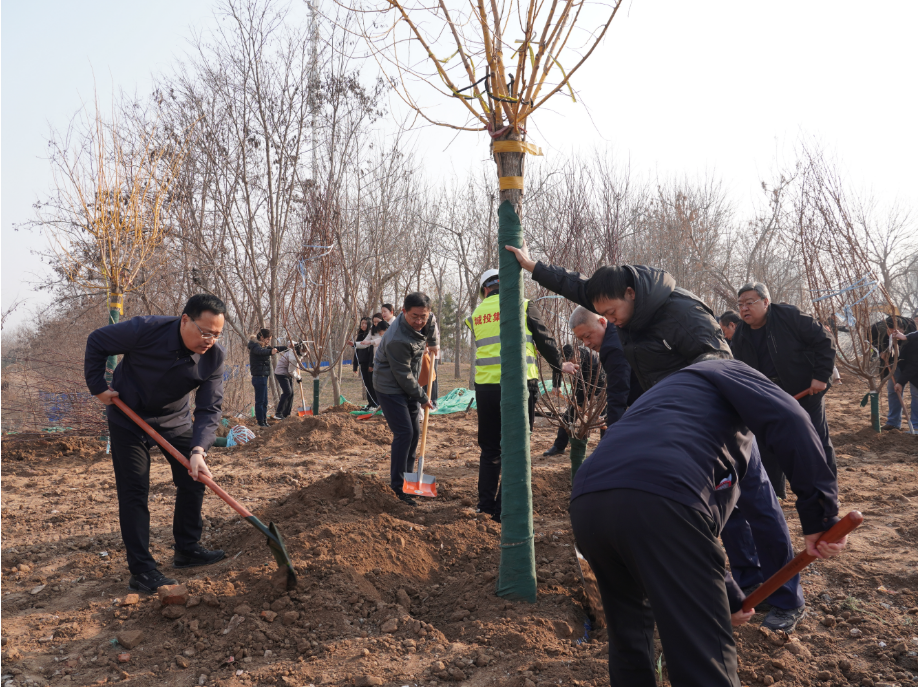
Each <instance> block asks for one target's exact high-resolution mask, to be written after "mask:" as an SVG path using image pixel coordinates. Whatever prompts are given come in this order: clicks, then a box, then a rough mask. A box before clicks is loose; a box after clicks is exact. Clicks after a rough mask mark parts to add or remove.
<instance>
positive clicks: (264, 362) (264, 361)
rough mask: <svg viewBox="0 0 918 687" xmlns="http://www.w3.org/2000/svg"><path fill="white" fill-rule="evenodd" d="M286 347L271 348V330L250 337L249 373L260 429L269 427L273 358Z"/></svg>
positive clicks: (264, 330) (256, 417)
mask: <svg viewBox="0 0 918 687" xmlns="http://www.w3.org/2000/svg"><path fill="white" fill-rule="evenodd" d="M286 350H287V347H286V346H271V330H270V329H259V330H258V331H257V332H255V333H254V334H252V335H251V336H250V337H249V371H250V372H251V373H252V386H253V387H255V420H256V421H257V422H258V426H259V427H267V426H268V377H269V376H270V375H271V356H272V355H276V354H278V353H282V352H283V351H286Z"/></svg>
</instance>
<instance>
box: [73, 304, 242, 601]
mask: <svg viewBox="0 0 918 687" xmlns="http://www.w3.org/2000/svg"><path fill="white" fill-rule="evenodd" d="M225 312H226V306H225V305H224V304H223V301H221V300H220V299H219V298H216V297H215V296H212V295H209V294H198V295H196V296H192V297H191V298H190V299H189V301H188V303H187V304H186V305H185V309H184V310H183V311H182V315H181V317H156V316H145V317H132V318H131V319H129V320H125V321H124V322H119V323H118V324H110V325H108V326H107V327H102V328H100V329H97V330H95V331H94V332H93V333H92V334H90V335H89V339H88V340H87V341H86V357H85V360H84V374H85V377H86V386H87V387H88V388H89V391H90V393H92V394H93V395H95V396H96V398H98V399H99V400H100V401H101V402H102V403H104V404H105V405H106V406H107V409H106V410H107V414H108V431H109V437H110V439H111V448H112V465H113V467H114V469H115V487H116V488H117V490H118V518H119V522H120V525H121V538H122V539H123V541H124V549H125V554H126V556H127V563H128V568H129V569H130V571H131V579H130V581H129V583H128V586H129V587H130V588H131V589H134V590H137V591H143V592H153V591H156V589H158V588H159V587H162V586H163V585H169V584H175V583H176V582H175V580H174V579H171V578H169V577H166V576H165V575H163V574H162V573H161V572H160V571H159V570H158V569H157V567H156V560H155V559H154V558H153V556H152V554H151V553H150V508H149V503H148V496H149V493H150V459H151V457H150V448H151V446H152V445H153V440H152V439H151V438H150V437H149V436H147V435H146V434H145V433H144V431H143V430H142V429H140V427H138V426H137V425H136V424H134V422H133V421H132V420H131V419H130V418H129V417H127V416H126V415H125V414H124V413H122V412H121V411H120V410H119V409H118V407H117V406H115V405H113V404H112V398H113V397H115V396H119V397H120V398H121V400H122V401H124V403H125V404H126V405H127V406H128V407H129V408H131V409H132V410H134V411H135V412H136V413H137V414H138V415H140V417H141V418H143V419H144V420H146V421H147V422H148V423H149V424H150V425H151V426H152V427H153V429H155V430H156V431H157V432H159V433H160V434H161V435H162V436H163V438H165V439H166V440H167V441H169V442H170V443H171V444H172V445H173V446H174V447H175V448H176V449H178V451H179V452H181V453H182V455H184V456H185V457H186V458H188V461H189V463H190V464H191V470H190V471H188V470H186V469H185V468H184V467H182V465H181V463H179V462H178V461H177V460H176V459H175V458H173V457H172V456H171V455H169V454H168V453H167V452H165V451H162V453H163V455H164V456H165V457H166V460H167V461H168V462H169V466H170V467H171V468H172V481H173V482H174V483H175V514H174V517H173V521H172V533H173V536H174V537H175V558H174V559H173V566H174V567H176V568H190V567H193V566H198V565H209V564H210V563H215V562H217V561H219V560H220V559H221V558H223V551H220V550H216V551H208V550H207V549H205V548H203V547H202V546H201V544H200V539H201V531H202V529H203V526H204V523H203V520H202V518H201V506H202V505H203V502H204V484H203V483H201V482H199V481H198V477H199V476H200V475H204V476H206V477H210V476H211V474H210V470H208V469H207V464H206V462H205V460H204V459H205V457H206V456H207V451H208V450H209V449H210V447H211V446H212V445H213V443H214V438H215V437H216V434H217V427H219V426H220V409H221V406H222V403H223V361H224V358H225V355H226V353H225V351H224V350H223V347H222V346H220V345H219V344H217V341H218V340H219V339H220V337H221V336H222V333H223V325H224V320H225V315H224V313H225ZM114 355H123V356H124V357H123V358H122V359H121V362H120V363H119V364H118V367H116V368H115V372H114V375H113V376H112V384H111V388H109V385H108V384H107V383H106V381H105V362H106V359H107V358H108V356H114ZM192 391H194V392H195V397H194V415H193V416H192V412H191V404H190V402H189V397H190V394H191V392H192Z"/></svg>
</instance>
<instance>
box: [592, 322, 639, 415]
mask: <svg viewBox="0 0 918 687" xmlns="http://www.w3.org/2000/svg"><path fill="white" fill-rule="evenodd" d="M599 361H600V362H601V363H602V371H603V372H605V374H606V424H607V425H611V424H612V423H613V422H618V420H619V419H620V418H621V416H622V415H624V414H625V410H626V409H627V408H628V406H630V405H631V404H632V403H634V402H635V401H636V400H637V399H638V397H639V396H640V395H641V393H642V392H643V389H642V388H641V384H640V382H639V381H638V380H637V377H636V376H635V375H634V372H633V371H632V370H631V365H629V364H628V360H627V359H626V358H625V351H624V349H623V348H622V342H621V340H620V339H619V338H618V327H616V326H615V325H614V324H612V323H611V322H608V323H607V324H606V335H605V336H604V337H603V339H602V345H601V346H600V347H599Z"/></svg>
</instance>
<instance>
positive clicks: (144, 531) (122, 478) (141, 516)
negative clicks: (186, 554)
mask: <svg viewBox="0 0 918 687" xmlns="http://www.w3.org/2000/svg"><path fill="white" fill-rule="evenodd" d="M262 379H264V378H262ZM108 431H109V437H110V439H111V447H112V465H113V466H114V468H115V487H116V489H117V492H118V520H119V522H120V524H121V539H122V541H124V549H125V553H126V554H127V562H128V569H129V570H130V571H131V574H132V575H139V574H140V573H144V572H148V571H150V570H153V569H154V568H156V561H155V560H154V559H153V556H152V555H150V508H149V505H148V497H149V494H150V446H151V444H150V442H149V441H148V440H144V439H143V438H141V437H138V436H136V435H135V434H134V433H132V432H130V431H128V430H126V429H124V428H123V427H120V426H118V425H116V424H113V423H111V422H110V423H109V424H108ZM169 442H170V443H171V444H172V445H173V446H175V448H176V449H178V451H179V453H181V454H182V455H183V456H185V457H186V458H188V457H189V456H190V455H191V449H192V446H191V430H190V429H189V430H188V431H187V432H186V433H185V434H181V435H179V436H177V437H173V438H171V439H170V440H169ZM160 452H161V453H162V454H163V455H164V456H166V460H168V461H169V467H171V468H172V482H173V483H174V484H175V513H174V514H173V517H172V535H173V536H174V537H175V548H176V550H178V551H190V550H193V549H194V547H195V545H196V544H197V543H198V542H199V541H200V539H201V530H202V529H203V527H204V523H203V521H202V520H201V505H202V504H203V503H204V485H203V484H202V483H200V482H195V481H194V480H193V479H191V475H189V474H188V470H186V469H185V468H184V467H183V466H182V465H181V463H179V462H178V461H177V460H176V459H175V458H173V457H172V456H170V455H169V454H168V453H166V452H165V451H162V450H161V449H160Z"/></svg>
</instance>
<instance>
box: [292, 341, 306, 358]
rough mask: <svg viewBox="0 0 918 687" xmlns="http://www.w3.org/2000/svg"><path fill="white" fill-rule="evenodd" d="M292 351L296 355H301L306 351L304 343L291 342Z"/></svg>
mask: <svg viewBox="0 0 918 687" xmlns="http://www.w3.org/2000/svg"><path fill="white" fill-rule="evenodd" d="M293 351H294V352H295V353H296V355H303V354H304V353H305V352H306V344H304V343H296V344H293Z"/></svg>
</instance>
